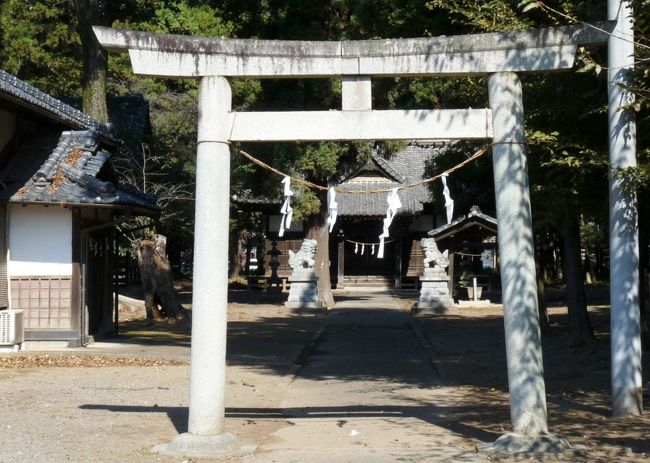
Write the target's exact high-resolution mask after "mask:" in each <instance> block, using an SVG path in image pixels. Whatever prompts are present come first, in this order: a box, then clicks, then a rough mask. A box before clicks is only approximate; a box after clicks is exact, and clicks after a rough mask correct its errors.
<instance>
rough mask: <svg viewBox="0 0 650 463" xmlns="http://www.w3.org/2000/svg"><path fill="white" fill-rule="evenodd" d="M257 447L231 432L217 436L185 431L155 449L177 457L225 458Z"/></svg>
mask: <svg viewBox="0 0 650 463" xmlns="http://www.w3.org/2000/svg"><path fill="white" fill-rule="evenodd" d="M256 448H257V446H256V445H253V444H243V443H241V442H240V441H239V440H238V439H237V438H236V437H235V436H234V435H232V434H231V433H229V432H227V433H223V434H219V435H216V436H197V435H195V434H190V433H183V434H179V435H178V436H176V437H174V438H173V439H172V440H171V442H170V443H169V444H162V445H157V446H155V447H154V448H153V451H154V452H156V453H160V454H162V455H170V456H177V457H199V458H217V457H222V458H223V457H235V456H241V455H247V454H249V453H253V452H254V451H255V449H256Z"/></svg>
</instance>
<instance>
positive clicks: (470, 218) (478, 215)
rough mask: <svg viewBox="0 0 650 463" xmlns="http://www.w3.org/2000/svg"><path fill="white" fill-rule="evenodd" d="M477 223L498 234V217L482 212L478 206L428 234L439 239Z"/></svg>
mask: <svg viewBox="0 0 650 463" xmlns="http://www.w3.org/2000/svg"><path fill="white" fill-rule="evenodd" d="M475 225H478V226H481V227H482V228H484V229H485V230H487V231H489V232H492V233H494V234H495V235H496V234H497V219H495V218H494V217H492V216H489V215H487V214H484V213H483V212H481V209H479V207H478V206H472V208H471V209H470V211H469V212H468V213H467V214H465V215H462V216H460V217H457V218H456V219H455V220H452V222H451V223H448V224H444V225H441V226H439V227H438V228H434V229H433V230H431V231H430V232H428V235H429V236H431V237H433V238H435V239H437V240H439V239H443V238H446V237H448V236H450V235H453V234H454V233H458V232H459V231H461V230H464V229H466V228H469V227H472V226H475Z"/></svg>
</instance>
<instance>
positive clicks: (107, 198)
mask: <svg viewBox="0 0 650 463" xmlns="http://www.w3.org/2000/svg"><path fill="white" fill-rule="evenodd" d="M3 100H4V101H8V102H10V105H9V107H18V108H20V109H21V110H24V111H26V112H27V113H28V114H33V113H37V114H40V115H41V116H44V117H46V118H47V119H49V120H51V121H53V122H54V123H52V124H48V123H40V122H39V123H37V124H36V125H35V126H34V128H31V129H28V130H27V131H26V130H24V129H23V130H21V131H20V132H18V136H17V137H16V140H15V142H14V144H13V149H12V154H11V155H10V156H9V157H8V159H7V162H6V164H5V165H4V166H3V167H2V170H0V201H9V202H13V203H23V204H25V203H37V204H56V205H61V206H66V205H95V206H97V205H111V206H114V207H115V206H118V207H122V208H129V209H137V210H138V211H139V212H142V213H144V214H148V215H150V214H158V213H159V212H160V208H159V207H158V206H157V205H156V204H155V198H154V197H153V196H151V195H146V194H144V193H141V192H139V191H138V190H137V189H136V188H135V187H132V186H130V185H125V184H120V183H119V182H118V180H117V179H116V177H115V175H114V174H113V172H112V169H111V166H110V163H109V162H108V161H109V158H110V156H111V154H110V152H109V151H108V150H109V149H115V147H116V145H118V144H119V143H121V142H120V140H118V139H116V138H114V137H113V135H112V134H111V133H110V131H109V127H108V126H106V125H104V124H100V123H99V122H98V121H96V120H95V119H93V118H92V117H90V116H88V115H87V114H85V113H83V112H81V111H79V110H78V109H75V108H74V107H72V106H70V105H68V104H66V103H64V102H62V101H60V100H58V99H56V98H54V97H52V96H50V95H48V94H47V93H44V92H42V91H40V90H38V89H37V88H36V87H34V86H32V85H30V84H28V83H26V82H23V81H22V80H20V79H18V78H17V77H15V76H13V75H11V74H9V73H7V72H5V71H2V70H0V102H2V101H3ZM37 120H38V121H40V119H37ZM62 125H63V128H65V127H68V128H72V129H81V130H71V131H63V128H62Z"/></svg>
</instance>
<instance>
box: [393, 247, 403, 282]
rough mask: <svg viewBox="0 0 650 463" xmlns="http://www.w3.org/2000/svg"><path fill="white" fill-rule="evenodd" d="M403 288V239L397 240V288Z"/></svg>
mask: <svg viewBox="0 0 650 463" xmlns="http://www.w3.org/2000/svg"><path fill="white" fill-rule="evenodd" d="M401 287H402V238H401V237H400V238H396V239H395V288H397V289H400V288H401Z"/></svg>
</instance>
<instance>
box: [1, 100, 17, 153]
mask: <svg viewBox="0 0 650 463" xmlns="http://www.w3.org/2000/svg"><path fill="white" fill-rule="evenodd" d="M15 133H16V116H15V115H14V114H13V113H10V112H7V111H4V110H2V109H0V150H2V148H4V147H5V146H7V143H9V142H10V141H11V139H12V138H13V136H14V134H15Z"/></svg>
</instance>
